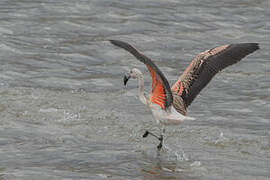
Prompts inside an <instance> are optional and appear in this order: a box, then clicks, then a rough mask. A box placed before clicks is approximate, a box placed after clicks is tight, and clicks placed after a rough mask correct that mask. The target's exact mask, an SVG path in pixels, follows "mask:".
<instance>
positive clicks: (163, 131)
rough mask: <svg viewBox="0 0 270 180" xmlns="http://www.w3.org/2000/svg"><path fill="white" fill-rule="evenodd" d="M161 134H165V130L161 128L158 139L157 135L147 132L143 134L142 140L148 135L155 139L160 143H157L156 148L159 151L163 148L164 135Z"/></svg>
mask: <svg viewBox="0 0 270 180" xmlns="http://www.w3.org/2000/svg"><path fill="white" fill-rule="evenodd" d="M163 133H165V129H164V128H163V129H162V133H161V135H160V137H158V136H157V135H155V134H153V133H151V132H149V131H145V133H144V134H143V138H146V137H147V136H148V135H149V134H150V135H151V136H153V137H155V138H157V139H158V140H159V141H160V142H159V145H158V146H157V149H158V150H159V151H160V149H161V148H162V146H163V140H164V135H163Z"/></svg>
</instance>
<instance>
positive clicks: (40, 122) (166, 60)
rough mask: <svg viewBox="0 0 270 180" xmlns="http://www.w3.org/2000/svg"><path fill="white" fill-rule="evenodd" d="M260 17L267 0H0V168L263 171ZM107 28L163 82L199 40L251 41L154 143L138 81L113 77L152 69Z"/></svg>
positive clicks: (112, 175)
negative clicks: (160, 147)
mask: <svg viewBox="0 0 270 180" xmlns="http://www.w3.org/2000/svg"><path fill="white" fill-rule="evenodd" d="M269 19H270V2H269V1H268V0H255V1H251V0H248V1H237V0H229V1H225V2H222V1H204V2H202V1H195V0H188V1H187V0H184V1H175V0H168V1H161V0H150V1H141V0H127V1H121V0H119V1H117V0H111V1H108V0H89V1H87V0H66V1H60V0H45V1H35V0H10V1H4V0H2V1H0V37H1V38H0V63H1V65H0V115H1V118H0V179H26V180H29V179H94V180H101V179H102V180H103V179H115V180H119V179H155V180H156V179H177V180H178V179H181V180H185V179H207V180H208V179H215V180H216V179H245V180H246V179H252V180H253V179H262V180H264V179H265V180H266V179H269V178H270V131H269V129H270V120H269V119H270V112H269V109H270V95H269V94H270V78H269V76H270V70H269V69H270V60H269V59H270V54H269V52H270V48H269V47H270V46H269V45H270V43H269V40H270V23H269ZM108 39H120V40H124V41H127V42H129V43H131V44H133V45H134V46H136V47H137V48H138V49H140V50H141V51H142V52H144V53H145V54H146V55H147V56H149V57H151V58H152V59H153V60H154V61H155V62H156V64H157V65H158V66H159V67H160V69H161V70H162V71H163V72H164V74H165V75H166V77H167V78H168V79H169V81H170V83H171V84H173V83H174V81H175V80H176V79H177V78H178V76H179V75H180V73H181V72H182V71H183V70H184V69H185V68H186V66H187V65H188V64H189V62H190V61H191V59H192V58H193V57H194V56H195V55H196V54H198V53H199V52H201V51H204V50H207V49H210V48H213V47H215V46H218V45H223V44H229V43H238V42H259V43H260V45H261V50H260V51H257V52H255V53H254V54H252V55H250V56H248V57H247V58H245V59H244V60H243V61H241V62H240V63H239V64H236V65H235V66H232V67H230V68H227V69H226V70H225V71H223V72H222V73H220V74H218V75H217V76H216V77H215V78H214V79H213V80H212V81H211V83H210V84H209V85H208V86H207V88H205V89H204V90H203V91H202V92H201V94H200V96H198V97H197V99H196V100H195V101H194V103H193V104H192V105H191V106H190V108H189V115H190V116H192V117H195V118H196V121H192V122H185V123H183V124H182V125H181V126H178V127H175V128H170V129H168V130H167V136H166V146H167V148H168V149H167V151H166V152H162V153H160V154H158V153H157V151H156V145H157V143H158V142H157V141H156V140H155V139H153V138H148V139H142V137H141V136H142V134H143V133H144V131H145V130H146V129H152V130H155V129H156V124H155V121H154V120H153V118H152V115H151V113H150V112H149V111H148V110H147V109H146V108H145V106H144V105H143V104H141V103H140V101H139V100H138V96H137V82H136V81H130V82H129V84H128V85H129V86H128V88H127V89H124V88H123V82H122V78H123V75H124V73H125V72H127V71H128V70H129V69H130V68H132V67H137V68H139V69H141V70H142V71H144V72H145V73H144V75H145V76H146V86H148V87H149V86H150V83H151V79H150V77H149V75H148V73H147V71H146V68H145V66H144V65H143V64H141V63H140V62H138V61H137V60H135V59H134V57H133V56H131V55H130V54H128V53H127V52H125V51H123V50H121V49H119V48H116V47H114V46H113V45H111V44H110V43H108V42H107V41H106V40H108ZM148 89H149V88H148Z"/></svg>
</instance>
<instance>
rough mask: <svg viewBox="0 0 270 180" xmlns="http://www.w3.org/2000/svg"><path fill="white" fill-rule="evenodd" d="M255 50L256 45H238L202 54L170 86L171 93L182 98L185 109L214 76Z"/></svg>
mask: <svg viewBox="0 0 270 180" xmlns="http://www.w3.org/2000/svg"><path fill="white" fill-rule="evenodd" d="M257 49H259V44H258V43H240V44H231V45H225V46H220V47H216V48H213V49H210V50H208V51H205V52H202V53H200V54H199V55H197V56H196V57H195V58H194V59H193V60H192V62H191V63H190V65H189V66H188V67H187V69H186V70H185V71H184V72H183V74H182V75H181V76H180V77H179V79H178V80H177V82H176V83H175V84H174V85H173V86H172V91H173V92H174V93H176V94H177V95H179V96H181V97H182V99H183V100H184V102H185V105H186V107H187V106H189V105H190V104H191V103H192V101H193V100H194V98H195V97H196V96H197V95H198V94H199V92H200V91H201V90H202V89H203V88H204V87H205V86H206V85H207V84H208V83H209V81H210V80H211V79H212V78H213V77H214V76H215V74H217V73H218V72H219V71H221V70H222V69H224V68H226V67H228V66H230V65H232V64H235V63H237V62H239V61H240V60H241V59H242V58H244V57H245V56H247V55H248V54H250V53H252V52H254V51H256V50H257Z"/></svg>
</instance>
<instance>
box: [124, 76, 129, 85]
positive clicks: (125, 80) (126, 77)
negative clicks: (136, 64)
mask: <svg viewBox="0 0 270 180" xmlns="http://www.w3.org/2000/svg"><path fill="white" fill-rule="evenodd" d="M129 78H130V77H129V76H126V75H125V76H124V85H125V86H126V85H127V82H128V80H129Z"/></svg>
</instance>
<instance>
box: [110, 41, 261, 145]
mask: <svg viewBox="0 0 270 180" xmlns="http://www.w3.org/2000/svg"><path fill="white" fill-rule="evenodd" d="M110 42H111V43H112V44H114V45H116V46H118V47H121V48H123V49H125V50H127V51H128V52H130V53H131V54H132V55H133V56H135V57H136V58H137V59H138V60H139V61H141V62H143V63H144V64H145V65H146V66H147V68H148V71H149V72H150V75H151V76H152V89H151V92H150V96H149V97H145V95H144V90H143V86H144V81H143V74H142V72H141V71H140V70H138V69H137V68H133V69H131V70H130V72H129V74H128V75H125V77H124V85H126V83H127V81H128V80H129V79H130V78H134V79H135V78H137V79H138V83H139V98H140V100H141V102H142V103H143V104H145V105H146V106H147V107H148V108H149V109H150V110H151V111H152V114H153V116H154V118H155V119H156V121H157V123H158V124H161V125H162V127H163V128H162V132H161V135H160V137H158V136H156V135H155V134H153V133H151V132H149V131H146V132H145V134H144V135H143V137H147V135H148V134H150V135H152V136H154V137H156V138H157V139H158V140H159V141H160V143H159V145H158V146H157V148H158V150H160V149H161V148H162V144H163V133H164V132H165V129H164V125H177V124H180V123H181V122H183V121H184V120H193V119H194V118H192V117H188V116H186V115H187V107H188V106H189V105H190V104H191V103H192V101H193V100H194V99H195V97H196V96H197V95H198V94H199V92H200V91H201V90H202V89H203V88H204V87H205V86H206V85H207V84H208V83H209V82H210V80H211V79H212V78H213V77H214V76H215V75H216V74H217V73H218V72H219V71H221V70H222V69H224V68H226V67H228V66H230V65H232V64H235V63H237V62H239V61H240V60H241V59H242V58H244V57H245V56H247V55H248V54H250V53H253V52H254V51H256V50H257V49H259V44H258V43H239V44H230V45H224V46H220V47H216V48H213V49H210V50H207V51H204V52H202V53H200V54H199V55H197V56H196V57H195V58H194V59H193V60H192V61H191V63H190V65H189V66H188V67H187V68H186V70H185V71H184V72H183V73H182V75H181V76H180V77H179V78H178V80H177V81H176V83H175V84H174V85H173V86H172V87H171V88H170V85H169V83H168V80H167V79H166V78H165V76H164V74H163V73H162V72H161V71H160V70H159V68H158V67H157V66H156V65H155V64H154V62H153V61H152V60H151V59H150V58H148V57H146V56H145V55H143V54H142V53H140V52H139V51H137V50H136V49H135V48H134V47H133V46H131V45H130V44H128V43H126V42H123V41H118V40H110Z"/></svg>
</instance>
